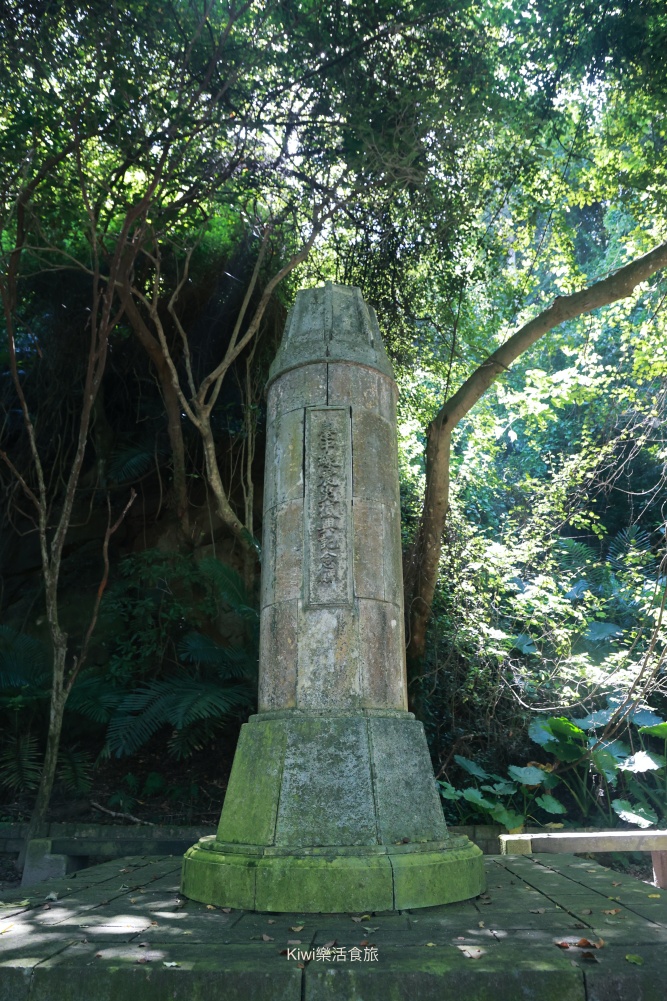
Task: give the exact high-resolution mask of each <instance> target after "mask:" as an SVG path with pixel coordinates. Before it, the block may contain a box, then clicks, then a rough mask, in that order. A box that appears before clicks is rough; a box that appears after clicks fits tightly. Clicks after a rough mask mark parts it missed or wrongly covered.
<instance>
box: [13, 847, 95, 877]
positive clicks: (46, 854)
mask: <svg viewBox="0 0 667 1001" xmlns="http://www.w3.org/2000/svg"><path fill="white" fill-rule="evenodd" d="M51 849H52V839H51V838H33V840H32V841H31V842H30V843H29V845H28V849H27V851H26V857H25V866H24V868H23V875H22V877H21V886H32V885H33V884H35V883H43V882H44V881H45V880H47V879H59V878H60V877H61V876H65V875H67V873H70V872H75V871H76V870H77V869H80V868H81V865H82V864H83V863H82V862H81V861H80V860H79V859H77V858H74V857H73V856H70V855H65V854H62V853H56V854H52V851H51Z"/></svg>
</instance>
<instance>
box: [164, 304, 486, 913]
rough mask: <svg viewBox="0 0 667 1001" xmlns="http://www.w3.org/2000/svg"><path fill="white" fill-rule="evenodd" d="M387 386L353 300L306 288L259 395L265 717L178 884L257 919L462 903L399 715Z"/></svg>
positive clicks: (394, 463) (393, 478) (395, 511)
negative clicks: (262, 399)
mask: <svg viewBox="0 0 667 1001" xmlns="http://www.w3.org/2000/svg"><path fill="white" fill-rule="evenodd" d="M397 395H398V393H397V388H396V383H395V381H394V378H393V372H392V368H391V364H390V362H389V358H388V357H387V353H386V351H385V349H384V345H383V344H382V338H381V337H380V332H379V330H378V326H377V320H376V318H375V313H374V312H373V310H372V309H371V308H369V307H368V306H367V305H366V303H365V302H364V300H363V298H362V296H361V293H360V291H359V289H356V288H346V287H344V286H341V285H327V286H325V287H324V288H312V289H308V290H306V291H302V292H299V294H298V296H297V299H296V303H295V306H294V310H293V312H292V313H291V315H290V318H289V319H288V322H287V326H286V328H285V335H284V337H283V341H282V344H281V346H280V350H279V351H278V354H277V356H276V359H275V361H274V363H273V365H272V366H271V371H270V375H269V389H268V394H267V428H266V434H267V445H266V467H265V469H266V474H265V479H264V517H263V537H264V543H263V548H262V594H261V601H260V605H261V624H260V657H259V710H260V711H259V714H258V715H257V716H253V717H252V719H251V720H250V721H249V722H248V723H247V724H246V725H245V726H244V727H243V729H242V732H241V738H240V740H239V745H238V748H237V751H236V756H235V758H234V766H233V769H232V774H231V778H230V781H229V788H228V789H227V796H226V798H225V803H224V807H223V810H222V816H221V818H220V826H219V828H218V833H217V835H216V836H215V837H214V838H204V839H203V840H202V841H200V842H199V844H197V845H195V846H194V847H193V848H191V849H190V850H189V851H188V852H187V854H186V856H185V860H184V863H183V884H182V886H183V892H184V893H185V894H186V896H188V897H192V898H193V899H194V900H200V901H203V902H205V903H211V904H219V905H222V906H228V907H241V908H244V909H248V910H259V911H311V912H313V911H325V912H335V911H356V910H360V911H371V910H372V911H384V910H392V909H401V908H411V907H429V906H432V905H435V904H445V903H449V902H450V901H455V900H464V899H466V898H468V897H474V896H476V894H478V893H479V892H480V891H481V890H482V889H483V888H484V876H483V865H482V853H481V851H480V850H479V848H477V847H476V846H475V845H473V844H471V843H470V841H468V839H467V838H452V837H450V836H449V835H448V834H447V827H446V824H445V820H444V817H443V813H442V805H441V803H440V797H439V795H438V792H437V789H436V785H435V782H434V779H433V771H432V768H431V761H430V758H429V754H428V749H427V746H426V739H425V737H424V729H423V727H422V725H421V723H418V722H417V720H415V718H414V716H413V715H412V713H409V712H408V711H407V704H408V700H407V683H406V670H405V636H404V626H403V573H402V563H401V527H400V497H399V483H398V450H397V445H396V400H397Z"/></svg>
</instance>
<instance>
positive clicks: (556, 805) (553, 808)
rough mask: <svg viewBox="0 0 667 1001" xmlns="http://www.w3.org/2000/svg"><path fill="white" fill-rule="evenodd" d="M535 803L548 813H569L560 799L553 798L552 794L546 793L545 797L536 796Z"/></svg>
mask: <svg viewBox="0 0 667 1001" xmlns="http://www.w3.org/2000/svg"><path fill="white" fill-rule="evenodd" d="M535 802H536V803H537V805H538V806H539V807H541V808H542V809H543V810H546V812H547V813H554V814H556V813H567V807H565V806H563V804H562V803H561V801H560V800H559V799H556V797H555V796H552V795H551V793H545V794H544V795H543V796H536V797H535Z"/></svg>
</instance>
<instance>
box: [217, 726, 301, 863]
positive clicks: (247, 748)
mask: <svg viewBox="0 0 667 1001" xmlns="http://www.w3.org/2000/svg"><path fill="white" fill-rule="evenodd" d="M286 742H287V737H286V734H285V728H284V725H281V724H280V723H279V724H278V725H274V726H272V725H270V724H268V723H255V724H253V725H249V724H247V723H246V724H245V726H243V727H241V735H240V737H239V743H238V748H237V752H236V754H235V756H234V764H233V765H232V773H231V775H230V777H229V785H228V786H227V794H226V796H225V805H224V807H223V810H222V815H221V817H220V825H219V827H218V840H220V841H223V842H225V841H229V842H232V843H233V842H237V843H240V844H256V845H272V844H273V843H274V838H275V830H276V817H277V815H278V800H279V797H280V790H281V782H282V763H283V760H284V757H285V752H286ZM258 764H260V765H261V767H259V768H258ZM249 790H252V795H249V794H248V792H249Z"/></svg>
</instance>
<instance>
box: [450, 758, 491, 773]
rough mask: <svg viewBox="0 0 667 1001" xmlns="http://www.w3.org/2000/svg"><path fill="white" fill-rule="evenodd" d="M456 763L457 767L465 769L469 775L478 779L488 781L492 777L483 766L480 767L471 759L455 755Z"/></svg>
mask: <svg viewBox="0 0 667 1001" xmlns="http://www.w3.org/2000/svg"><path fill="white" fill-rule="evenodd" d="M454 761H455V762H456V764H457V765H459V766H460V767H461V768H463V770H464V771H466V772H468V774H469V775H473V776H474V777H475V778H476V779H488V778H490V777H491V776H490V775H489V773H488V772H485V771H484V769H483V768H482V766H481V765H478V764H477V762H476V761H472V760H471V759H470V758H464V757H463V755H462V754H455V755H454Z"/></svg>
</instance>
